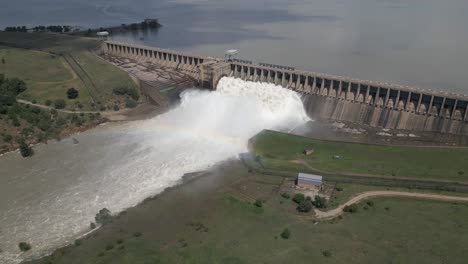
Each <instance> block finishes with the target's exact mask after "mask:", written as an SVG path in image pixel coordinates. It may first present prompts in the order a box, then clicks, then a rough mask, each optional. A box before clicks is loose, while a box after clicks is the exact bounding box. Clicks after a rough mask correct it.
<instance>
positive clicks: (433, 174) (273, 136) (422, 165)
mask: <svg viewBox="0 0 468 264" xmlns="http://www.w3.org/2000/svg"><path fill="white" fill-rule="evenodd" d="M253 142H254V143H253V150H254V152H255V153H257V154H258V155H259V156H261V162H262V164H263V165H264V166H265V167H266V168H269V169H280V170H281V169H282V170H292V171H300V170H301V169H304V168H307V166H309V167H313V168H316V169H319V170H324V171H329V172H340V173H358V174H359V173H360V174H370V175H380V176H397V177H415V178H432V179H443V180H457V181H467V179H468V178H467V177H468V162H466V160H467V158H466V157H468V148H450V147H414V146H383V145H367V144H355V143H343V142H332V141H321V140H316V139H311V138H306V137H300V136H294V135H289V134H284V133H280V132H274V131H263V132H261V133H259V134H258V135H257V136H256V137H255V138H254V139H253ZM305 148H313V149H314V153H313V154H311V155H308V156H306V155H303V154H302V152H303V150H304V149H305ZM335 156H339V158H335ZM298 160H304V161H305V162H306V164H307V166H305V165H303V164H297V163H295V162H294V161H298Z"/></svg>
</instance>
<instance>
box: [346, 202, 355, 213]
mask: <svg viewBox="0 0 468 264" xmlns="http://www.w3.org/2000/svg"><path fill="white" fill-rule="evenodd" d="M357 210H358V206H357V204H352V205H347V206H345V207H344V208H343V212H346V213H356V212H357Z"/></svg>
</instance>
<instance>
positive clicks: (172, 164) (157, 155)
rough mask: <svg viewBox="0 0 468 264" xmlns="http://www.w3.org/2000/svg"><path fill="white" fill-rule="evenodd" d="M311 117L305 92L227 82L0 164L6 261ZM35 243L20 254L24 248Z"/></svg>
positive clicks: (42, 249)
mask: <svg viewBox="0 0 468 264" xmlns="http://www.w3.org/2000/svg"><path fill="white" fill-rule="evenodd" d="M307 120H308V117H307V115H306V113H305V111H304V109H303V105H302V102H301V100H300V98H299V96H298V95H297V94H296V93H294V92H293V91H290V90H287V89H284V88H281V87H278V86H274V85H272V84H260V83H251V82H244V81H241V80H238V79H232V78H223V79H222V80H221V81H220V82H219V85H218V89H217V90H216V91H202V90H196V89H193V90H186V91H185V92H184V93H183V94H181V103H180V105H179V106H177V107H176V108H174V109H173V110H171V111H169V112H167V113H165V114H163V115H160V116H157V117H155V118H152V119H149V120H144V121H136V122H129V123H125V124H119V125H115V124H111V125H107V126H104V127H100V128H98V129H95V130H93V131H90V132H87V133H83V134H82V135H79V136H77V137H76V138H77V139H78V141H79V142H80V143H79V144H77V145H74V144H73V143H72V141H71V140H70V139H68V140H64V141H62V142H57V143H50V144H48V145H42V146H38V147H37V148H36V155H35V156H34V157H33V158H31V159H21V158H19V156H18V154H17V153H15V154H8V155H5V156H4V157H1V158H0V175H1V177H0V223H1V226H0V228H1V230H0V248H1V249H2V250H3V252H2V253H0V262H1V263H17V262H19V261H20V260H21V259H23V258H24V257H27V256H34V255H38V254H44V253H46V252H48V251H50V250H52V249H53V248H55V247H57V246H60V245H63V244H65V243H69V242H71V241H73V240H74V238H75V237H76V236H77V235H79V234H81V233H83V232H85V231H86V230H88V229H89V223H90V222H91V221H93V220H94V215H95V214H96V212H98V211H99V209H101V208H103V207H107V208H109V209H110V210H111V211H112V212H119V211H121V210H124V209H125V208H128V207H130V206H134V205H136V204H137V203H139V202H141V201H142V200H143V199H145V198H146V197H149V196H152V195H155V194H158V193H160V192H161V191H163V190H164V189H165V188H167V187H169V186H172V185H174V184H177V183H179V182H180V180H181V178H182V176H183V175H184V174H185V173H188V172H193V171H199V170H205V169H208V168H210V167H211V166H213V165H215V164H216V163H218V162H220V161H223V160H226V159H229V158H233V157H234V158H235V157H236V156H237V154H238V153H241V152H245V151H246V150H247V141H248V139H249V138H250V137H252V136H253V135H255V134H256V133H258V132H259V131H261V130H262V129H265V128H270V129H280V130H290V129H293V128H294V127H296V126H297V125H300V124H302V123H304V122H306V121H307ZM20 241H27V242H29V243H31V245H32V246H33V250H32V251H31V252H30V253H27V254H29V255H21V254H19V250H18V249H17V245H18V242H20Z"/></svg>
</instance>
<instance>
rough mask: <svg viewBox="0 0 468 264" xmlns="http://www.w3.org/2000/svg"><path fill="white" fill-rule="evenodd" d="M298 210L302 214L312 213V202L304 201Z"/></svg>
mask: <svg viewBox="0 0 468 264" xmlns="http://www.w3.org/2000/svg"><path fill="white" fill-rule="evenodd" d="M296 209H297V210H298V211H299V212H302V213H307V212H310V210H312V202H311V201H310V200H304V201H302V202H300V203H299V205H298V206H297V208H296Z"/></svg>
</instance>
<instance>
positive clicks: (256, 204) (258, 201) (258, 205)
mask: <svg viewBox="0 0 468 264" xmlns="http://www.w3.org/2000/svg"><path fill="white" fill-rule="evenodd" d="M254 205H255V206H256V207H262V206H263V202H262V200H260V199H257V200H255V203H254Z"/></svg>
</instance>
